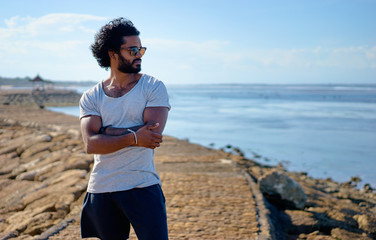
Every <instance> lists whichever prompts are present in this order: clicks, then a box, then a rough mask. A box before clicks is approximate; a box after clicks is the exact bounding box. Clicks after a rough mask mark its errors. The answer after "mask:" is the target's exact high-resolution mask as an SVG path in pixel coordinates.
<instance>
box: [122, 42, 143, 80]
mask: <svg viewBox="0 0 376 240" xmlns="http://www.w3.org/2000/svg"><path fill="white" fill-rule="evenodd" d="M124 39H125V44H123V45H121V46H120V51H119V54H118V55H119V61H118V70H119V71H120V72H123V73H138V72H140V71H141V57H142V56H141V54H140V53H139V52H138V53H137V54H136V55H135V56H132V55H131V54H130V51H128V50H127V49H128V48H130V47H137V48H140V47H141V46H142V45H141V40H140V38H139V36H128V37H124Z"/></svg>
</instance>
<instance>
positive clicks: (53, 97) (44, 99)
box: [0, 89, 81, 108]
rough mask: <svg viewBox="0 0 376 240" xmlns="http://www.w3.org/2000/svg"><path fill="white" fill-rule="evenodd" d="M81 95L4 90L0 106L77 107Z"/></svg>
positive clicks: (72, 92) (69, 92) (70, 92)
mask: <svg viewBox="0 0 376 240" xmlns="http://www.w3.org/2000/svg"><path fill="white" fill-rule="evenodd" d="M80 98H81V95H80V94H79V93H77V92H75V91H70V90H53V89H49V90H45V91H31V90H6V91H0V104H2V105H17V106H39V107H40V108H44V107H63V106H75V105H78V102H79V101H80Z"/></svg>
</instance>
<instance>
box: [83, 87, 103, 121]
mask: <svg viewBox="0 0 376 240" xmlns="http://www.w3.org/2000/svg"><path fill="white" fill-rule="evenodd" d="M89 115H96V116H100V113H99V111H98V108H97V106H96V104H95V99H94V98H93V97H92V96H91V95H90V94H88V92H85V93H84V94H82V97H81V99H80V119H81V118H83V117H85V116H89Z"/></svg>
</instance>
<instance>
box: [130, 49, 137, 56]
mask: <svg viewBox="0 0 376 240" xmlns="http://www.w3.org/2000/svg"><path fill="white" fill-rule="evenodd" d="M130 50H131V55H132V56H136V55H137V52H138V48H137V47H133V48H131V49H130Z"/></svg>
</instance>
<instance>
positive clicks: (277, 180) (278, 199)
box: [258, 170, 307, 209]
mask: <svg viewBox="0 0 376 240" xmlns="http://www.w3.org/2000/svg"><path fill="white" fill-rule="evenodd" d="M258 185H259V188H260V190H261V192H262V193H263V195H264V196H265V198H266V199H268V200H269V201H270V202H271V203H273V204H274V205H276V206H277V207H279V208H282V209H286V208H291V209H303V208H304V206H305V203H306V202H307V195H306V194H305V193H304V190H303V188H302V187H301V186H300V184H299V183H298V182H296V181H295V180H294V179H292V178H290V177H289V176H287V175H285V174H283V173H282V172H280V171H278V170H275V171H272V172H270V173H267V174H264V175H263V176H261V177H260V178H259V180H258Z"/></svg>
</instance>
